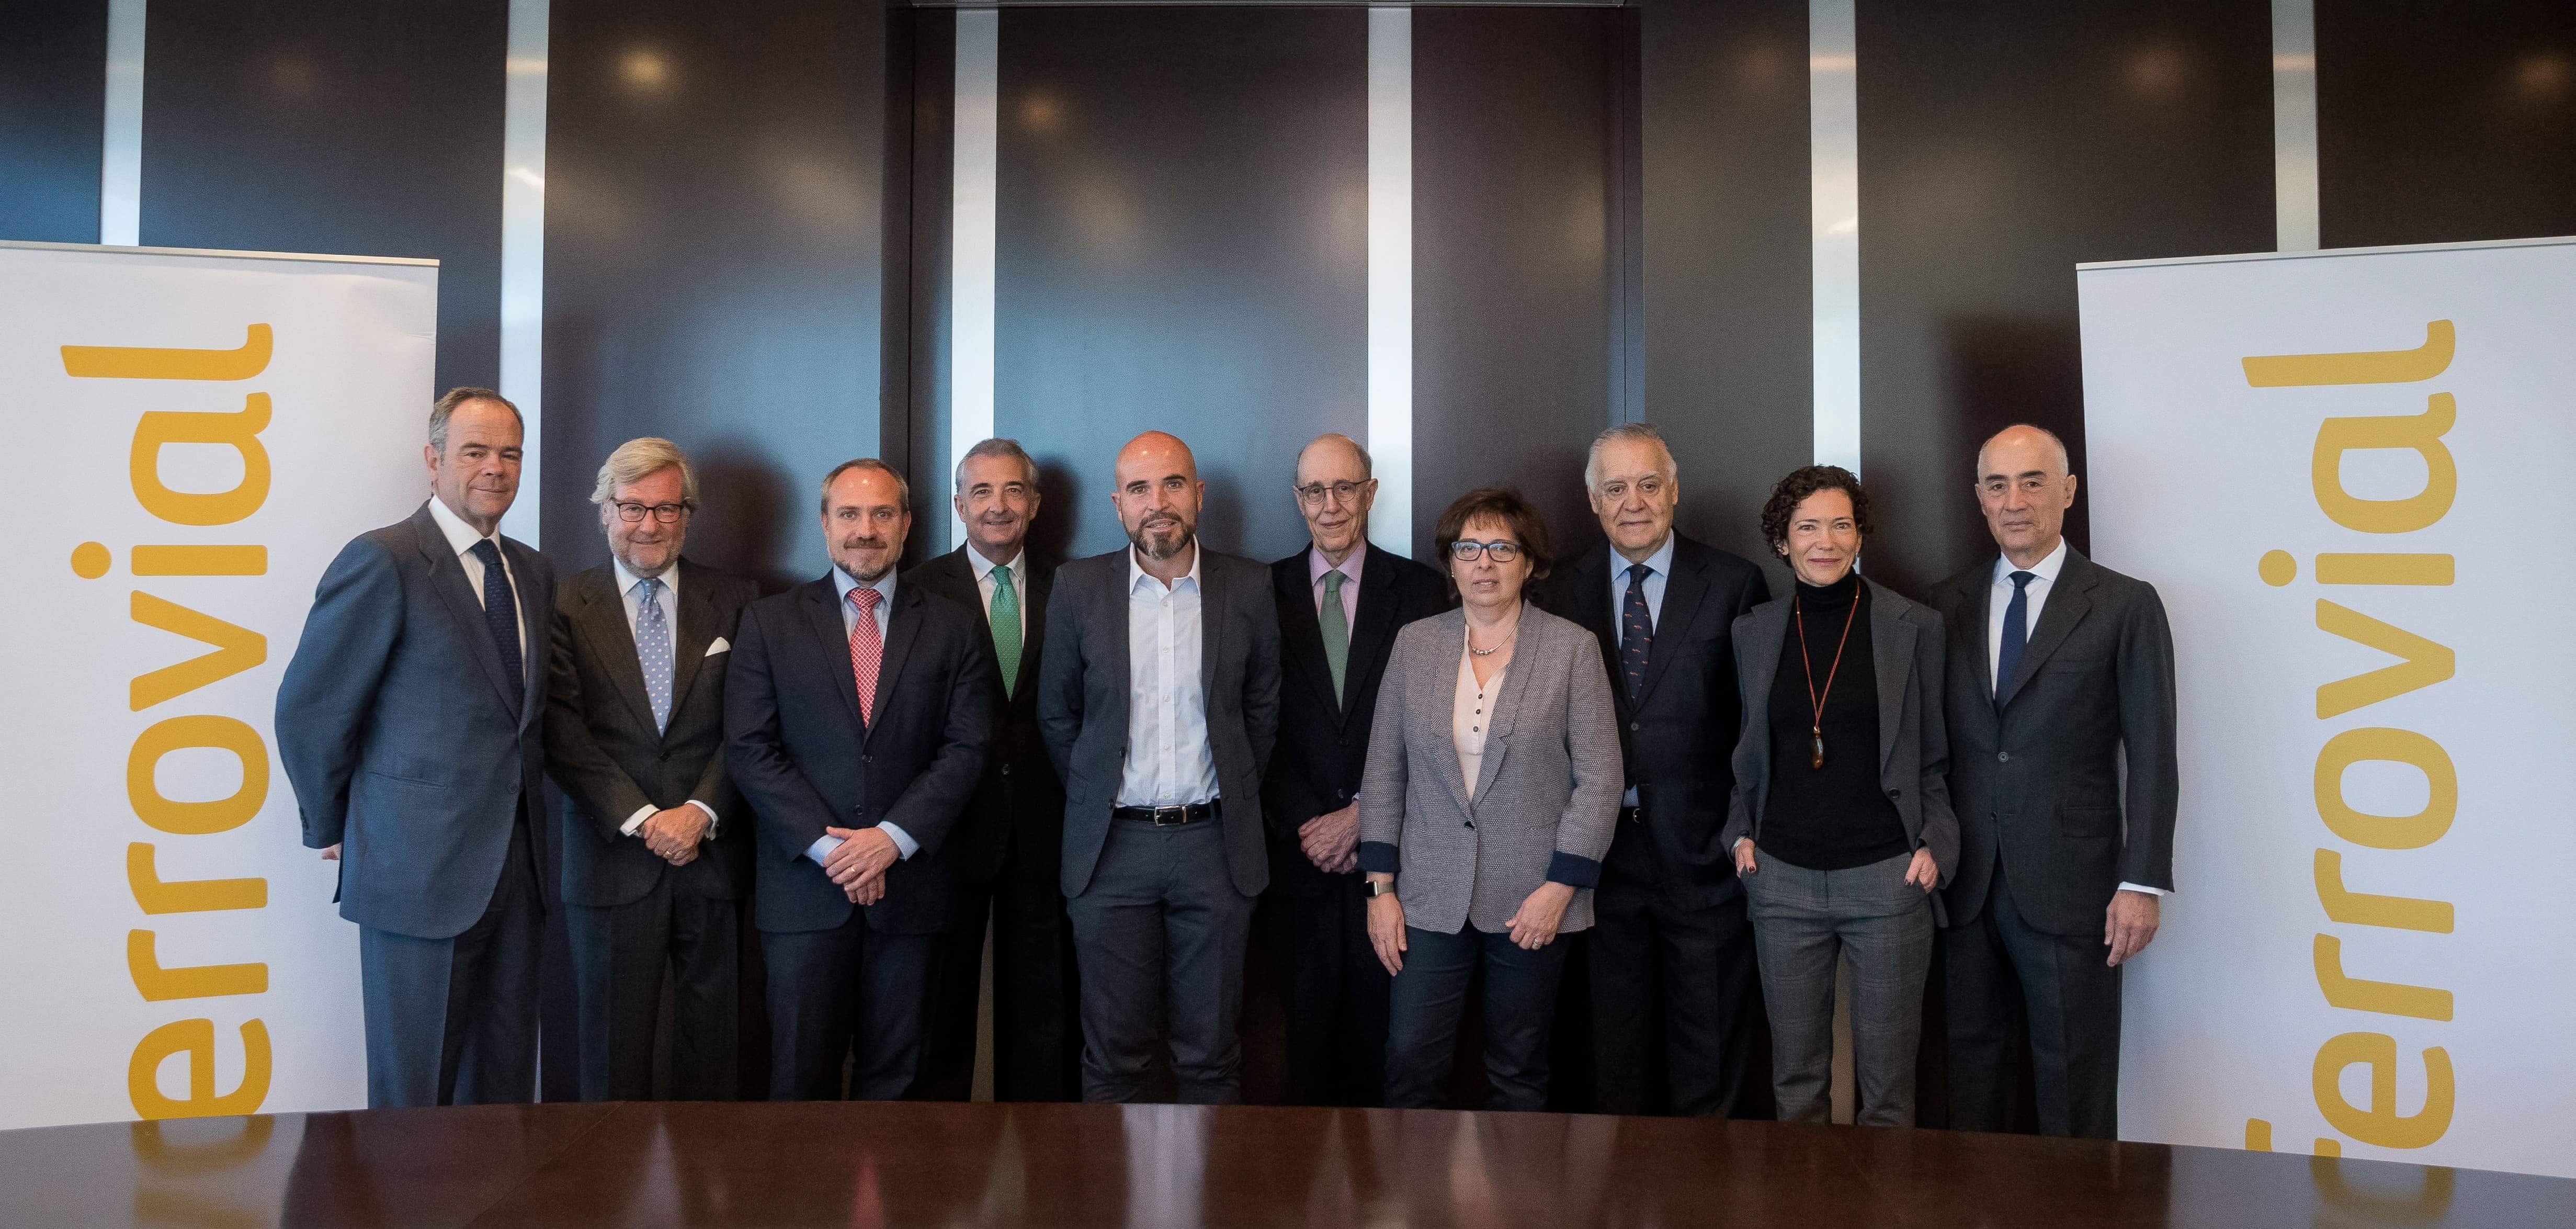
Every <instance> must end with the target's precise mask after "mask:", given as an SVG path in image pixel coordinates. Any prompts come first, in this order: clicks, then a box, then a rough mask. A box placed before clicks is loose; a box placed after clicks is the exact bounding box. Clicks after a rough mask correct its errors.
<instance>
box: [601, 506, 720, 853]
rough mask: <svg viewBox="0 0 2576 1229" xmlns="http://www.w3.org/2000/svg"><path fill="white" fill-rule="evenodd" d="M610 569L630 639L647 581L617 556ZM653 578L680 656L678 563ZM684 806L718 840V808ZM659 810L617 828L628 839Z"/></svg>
mask: <svg viewBox="0 0 2576 1229" xmlns="http://www.w3.org/2000/svg"><path fill="white" fill-rule="evenodd" d="M608 566H609V568H610V570H611V572H612V573H613V574H614V575H615V576H616V577H617V599H618V603H619V604H620V605H622V606H624V607H625V608H626V634H627V636H628V637H629V638H630V639H631V638H632V637H633V636H634V635H635V629H636V625H637V623H638V622H640V621H641V619H642V617H643V614H644V595H643V594H640V593H637V592H636V591H635V587H636V586H637V585H639V584H642V583H643V582H644V578H643V577H641V576H638V575H636V574H635V573H633V572H630V571H627V570H626V561H625V560H622V559H619V558H617V557H616V556H614V555H611V556H609V559H608ZM654 579H656V580H659V581H661V582H662V592H661V595H660V596H659V598H658V599H656V600H655V601H654V603H653V604H654V605H656V606H659V607H661V608H662V626H663V627H664V628H667V629H669V631H670V633H671V650H672V652H674V653H677V652H678V651H679V648H680V565H679V563H678V562H677V561H674V562H673V563H672V564H671V566H669V567H667V568H664V569H662V574H661V575H660V576H657V577H655V578H654ZM637 658H638V659H639V660H641V658H642V650H640V649H639V650H637ZM671 699H672V701H673V702H674V703H676V702H678V700H679V697H678V696H673V697H671ZM684 805H687V806H693V807H696V808H697V809H699V810H701V811H704V812H706V813H707V832H706V836H705V837H703V838H701V839H704V840H713V839H715V835H716V829H718V828H719V827H722V826H723V824H724V820H723V819H722V818H720V817H718V816H717V815H716V809H715V808H714V807H711V806H708V805H707V804H706V803H704V802H700V801H698V800H697V799H695V798H691V799H689V800H688V802H687V803H686V804H684ZM660 809H661V808H660V807H657V806H654V805H653V804H652V803H649V802H648V803H645V804H644V805H643V806H640V807H637V808H635V813H634V814H632V815H629V816H627V817H626V822H625V823H622V824H619V825H618V826H617V830H618V831H620V832H623V833H625V834H626V835H628V836H633V835H635V830H636V829H638V828H641V827H643V826H644V821H645V820H648V819H651V818H653V813H654V812H655V811H658V810H660Z"/></svg>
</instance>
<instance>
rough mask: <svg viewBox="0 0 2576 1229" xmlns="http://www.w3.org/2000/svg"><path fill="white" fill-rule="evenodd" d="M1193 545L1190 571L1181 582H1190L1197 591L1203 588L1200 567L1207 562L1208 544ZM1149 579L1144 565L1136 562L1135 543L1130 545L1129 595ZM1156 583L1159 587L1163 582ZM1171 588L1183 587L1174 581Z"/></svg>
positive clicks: (1128, 555) (1128, 567)
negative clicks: (1200, 579) (1200, 581)
mask: <svg viewBox="0 0 2576 1229" xmlns="http://www.w3.org/2000/svg"><path fill="white" fill-rule="evenodd" d="M1191 545H1192V547H1193V548H1194V549H1192V550H1191V551H1190V570H1189V572H1188V573H1187V574H1186V575H1184V576H1182V577H1181V580H1186V581H1188V582H1190V587H1191V588H1193V589H1197V588H1200V587H1201V586H1200V585H1199V565H1200V564H1203V563H1205V562H1207V543H1205V542H1196V543H1192V544H1191ZM1148 579H1151V577H1149V576H1148V575H1147V574H1146V572H1145V569H1144V567H1143V565H1141V564H1138V563H1137V562H1136V547H1135V545H1134V544H1133V543H1130V544H1129V545H1128V547H1127V591H1128V592H1129V593H1134V592H1135V591H1136V586H1137V585H1139V584H1142V583H1144V582H1145V581H1146V580H1148ZM1154 583H1155V584H1158V585H1159V584H1162V583H1163V582H1161V581H1159V580H1156V581H1154ZM1171 587H1172V588H1174V589H1178V588H1180V587H1181V582H1180V581H1179V580H1176V581H1173V582H1172V584H1171Z"/></svg>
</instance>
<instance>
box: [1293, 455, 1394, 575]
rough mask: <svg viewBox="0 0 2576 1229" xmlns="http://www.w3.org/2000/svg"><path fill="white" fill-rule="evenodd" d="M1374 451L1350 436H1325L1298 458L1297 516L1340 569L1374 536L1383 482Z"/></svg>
mask: <svg viewBox="0 0 2576 1229" xmlns="http://www.w3.org/2000/svg"><path fill="white" fill-rule="evenodd" d="M1369 470H1370V465H1369V455H1368V450H1367V449H1365V448H1362V447H1360V446H1359V442H1358V441H1356V440H1354V439H1352V438H1351V437H1349V436H1347V435H1341V434H1332V435H1319V436H1316V437H1315V438H1314V441H1313V442H1311V443H1309V444H1307V445H1306V447H1305V448H1304V450H1302V451H1300V452H1299V453H1298V454H1297V513H1298V515H1300V516H1303V517H1305V518H1306V532H1307V534H1308V535H1309V536H1311V537H1313V538H1314V540H1315V549H1316V550H1319V551H1322V552H1323V553H1324V560H1325V562H1327V563H1330V564H1334V565H1339V564H1340V563H1341V562H1342V560H1344V559H1347V558H1349V557H1350V553H1351V552H1352V551H1353V550H1355V549H1357V548H1358V547H1359V544H1360V540H1361V539H1363V538H1366V537H1367V536H1368V514H1369V508H1370V507H1371V506H1372V505H1374V504H1375V503H1376V502H1377V480H1376V479H1375V478H1372V477H1370V476H1369Z"/></svg>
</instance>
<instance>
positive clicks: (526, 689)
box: [457, 538, 554, 730]
mask: <svg viewBox="0 0 2576 1229" xmlns="http://www.w3.org/2000/svg"><path fill="white" fill-rule="evenodd" d="M501 554H502V557H504V558H506V559H508V560H509V561H510V567H509V571H508V572H507V573H505V575H508V576H509V579H510V596H511V597H513V598H515V599H517V600H518V603H519V628H520V631H519V676H520V677H519V684H520V687H521V688H522V690H521V691H520V692H519V695H520V696H521V697H522V702H521V703H520V705H519V728H520V729H522V730H525V729H527V728H528V727H529V726H531V725H534V724H536V720H537V712H538V710H540V709H542V708H544V707H545V696H546V658H547V656H549V655H550V654H551V653H552V651H553V647H554V637H553V635H552V633H551V631H550V630H549V629H550V628H551V627H552V626H553V623H552V620H553V618H554V600H553V595H552V594H541V593H538V592H537V591H536V589H537V587H536V585H534V584H533V583H531V582H530V579H529V578H530V577H533V576H535V575H536V572H537V552H535V551H532V550H530V549H528V548H527V547H526V546H523V545H521V544H520V543H517V542H514V541H511V540H510V539H508V538H503V539H501ZM457 570H458V571H463V570H464V565H463V564H458V565H457ZM484 639H486V640H489V639H491V637H490V636H489V635H486V636H485V637H484ZM493 656H494V658H495V659H496V660H497V659H498V657H499V653H498V651H497V650H496V651H495V652H494V654H493Z"/></svg>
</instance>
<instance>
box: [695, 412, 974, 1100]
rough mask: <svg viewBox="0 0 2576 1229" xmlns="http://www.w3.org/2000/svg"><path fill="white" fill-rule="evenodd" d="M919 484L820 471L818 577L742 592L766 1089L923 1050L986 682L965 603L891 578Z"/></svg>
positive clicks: (858, 471)
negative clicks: (775, 591) (764, 594)
mask: <svg viewBox="0 0 2576 1229" xmlns="http://www.w3.org/2000/svg"><path fill="white" fill-rule="evenodd" d="M911 507H912V491H911V488H910V484H908V483H906V482H905V481H904V479H903V476H902V475H900V474H898V473H896V472H895V471H894V470H893V469H892V468H891V467H889V466H887V465H886V464H885V463H884V462H882V461H878V460H875V459H873V458H862V459H859V460H855V461H846V462H843V463H842V464H841V465H839V466H837V467H835V468H834V469H833V470H832V472H831V473H830V474H828V475H826V476H825V477H824V479H823V500H822V516H823V539H824V546H825V549H826V551H827V553H829V554H830V556H831V559H832V571H831V574H830V575H828V576H824V577H822V578H820V579H817V580H814V581H811V582H809V583H807V584H803V585H799V586H797V587H796V588H794V589H790V590H788V591H787V592H785V593H781V594H779V595H777V596H775V597H770V598H764V599H762V600H761V601H758V602H755V603H753V604H752V605H751V606H750V607H748V608H746V609H745V610H744V611H743V614H742V622H741V630H740V632H739V634H737V635H736V637H735V639H734V651H733V665H732V668H731V671H730V673H729V675H728V677H727V680H726V686H725V763H726V767H727V768H728V769H729V770H730V771H731V772H732V774H733V779H734V783H735V785H736V786H737V787H738V788H739V789H740V790H741V791H742V795H743V797H744V798H745V799H746V800H747V801H749V802H750V803H751V808H752V810H753V811H754V812H755V813H757V815H758V816H759V829H758V837H757V840H758V848H757V850H756V852H755V857H754V865H755V868H756V870H755V875H756V883H757V893H756V896H757V899H756V902H755V905H754V910H753V921H754V923H755V924H756V925H758V926H759V927H760V930H761V940H762V946H763V949H764V951H765V953H766V959H767V967H768V973H769V1015H770V1038H771V1043H770V1097H771V1098H772V1099H773V1100H781V1101H785V1100H802V1101H815V1100H833V1099H838V1098H840V1097H842V1096H843V1095H844V1089H843V1085H842V1068H843V1066H844V1064H845V1062H846V1060H848V1059H849V1058H850V1056H851V1055H852V1053H853V1050H854V1048H855V1053H856V1059H857V1061H856V1063H855V1064H854V1065H853V1067H852V1076H851V1080H850V1083H849V1087H848V1089H847V1095H849V1096H851V1097H855V1098H858V1099H863V1100H892V1099H894V1098H896V1097H900V1096H902V1095H903V1094H904V1092H905V1091H906V1089H907V1088H909V1087H910V1085H911V1084H912V1081H913V1077H914V1075H915V1072H916V1069H917V1067H918V1064H919V1060H920V1054H921V1041H922V1015H923V1006H924V999H925V996H926V991H927V984H928V983H927V978H928V974H929V967H930V959H931V954H932V950H933V946H934V942H935V938H936V936H937V935H938V933H939V932H940V931H941V930H943V929H945V928H946V927H947V926H948V925H949V921H950V916H949V915H950V913H951V912H952V911H953V909H954V905H955V901H954V896H955V884H954V882H953V875H952V873H951V869H950V867H949V865H948V859H947V854H946V850H945V846H946V844H947V838H948V835H949V833H950V831H951V830H952V829H953V828H954V827H955V826H956V822H957V817H958V815H959V814H960V813H961V812H962V811H964V810H965V807H966V803H967V801H968V799H970V798H972V797H973V796H974V792H975V785H976V782H977V780H978V779H979V777H980V776H981V774H982V772H983V769H984V751H985V744H986V742H987V740H988V739H989V738H990V737H991V732H992V700H991V695H992V693H993V692H994V691H995V690H997V685H996V683H995V679H994V674H993V660H992V656H991V650H989V649H988V648H986V647H985V640H984V636H983V633H982V629H981V627H980V626H979V623H978V620H977V616H976V614H975V612H972V611H969V610H967V609H965V608H964V607H962V606H959V605H957V604H956V603H954V602H951V601H949V600H948V599H946V598H943V597H939V596H937V595H934V594H932V593H930V592H928V591H927V590H925V589H923V588H922V587H921V586H918V585H901V586H899V585H897V583H896V579H895V563H896V561H897V560H899V559H901V558H902V555H903V542H904V537H905V535H906V534H908V533H910V532H911V529H912V514H911V511H910V509H911Z"/></svg>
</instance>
